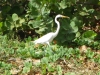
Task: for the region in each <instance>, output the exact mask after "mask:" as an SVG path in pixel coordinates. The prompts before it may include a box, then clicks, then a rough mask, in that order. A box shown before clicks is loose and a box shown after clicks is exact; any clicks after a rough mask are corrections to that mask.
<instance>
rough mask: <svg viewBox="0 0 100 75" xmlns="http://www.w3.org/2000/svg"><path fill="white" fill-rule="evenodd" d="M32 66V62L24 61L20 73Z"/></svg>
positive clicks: (27, 70) (26, 71)
mask: <svg viewBox="0 0 100 75" xmlns="http://www.w3.org/2000/svg"><path fill="white" fill-rule="evenodd" d="M31 68H32V62H25V63H24V68H23V71H22V73H28V72H29V71H30V70H31Z"/></svg>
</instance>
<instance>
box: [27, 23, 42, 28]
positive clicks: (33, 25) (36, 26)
mask: <svg viewBox="0 0 100 75" xmlns="http://www.w3.org/2000/svg"><path fill="white" fill-rule="evenodd" d="M28 25H30V26H31V27H32V28H39V27H40V25H41V21H29V22H28Z"/></svg>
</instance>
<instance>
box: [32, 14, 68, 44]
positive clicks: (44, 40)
mask: <svg viewBox="0 0 100 75" xmlns="http://www.w3.org/2000/svg"><path fill="white" fill-rule="evenodd" d="M60 17H61V18H69V17H68V16H63V15H60V14H59V15H57V16H56V17H55V22H56V24H57V30H56V31H55V32H50V33H48V34H46V35H44V36H42V37H40V38H39V39H37V40H35V41H33V42H34V44H47V45H49V46H50V42H51V41H52V40H53V39H54V38H55V37H56V36H57V35H58V33H59V29H60V23H59V22H58V21H57V18H60Z"/></svg>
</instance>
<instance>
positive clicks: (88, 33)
mask: <svg viewBox="0 0 100 75" xmlns="http://www.w3.org/2000/svg"><path fill="white" fill-rule="evenodd" d="M96 36H97V33H95V32H94V31H92V30H88V31H86V32H84V33H83V34H82V37H83V38H90V39H94V38H95V37H96Z"/></svg>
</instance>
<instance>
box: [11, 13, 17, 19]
mask: <svg viewBox="0 0 100 75" xmlns="http://www.w3.org/2000/svg"><path fill="white" fill-rule="evenodd" d="M12 19H13V21H17V20H18V15H17V14H15V13H14V14H13V15H12Z"/></svg>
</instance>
